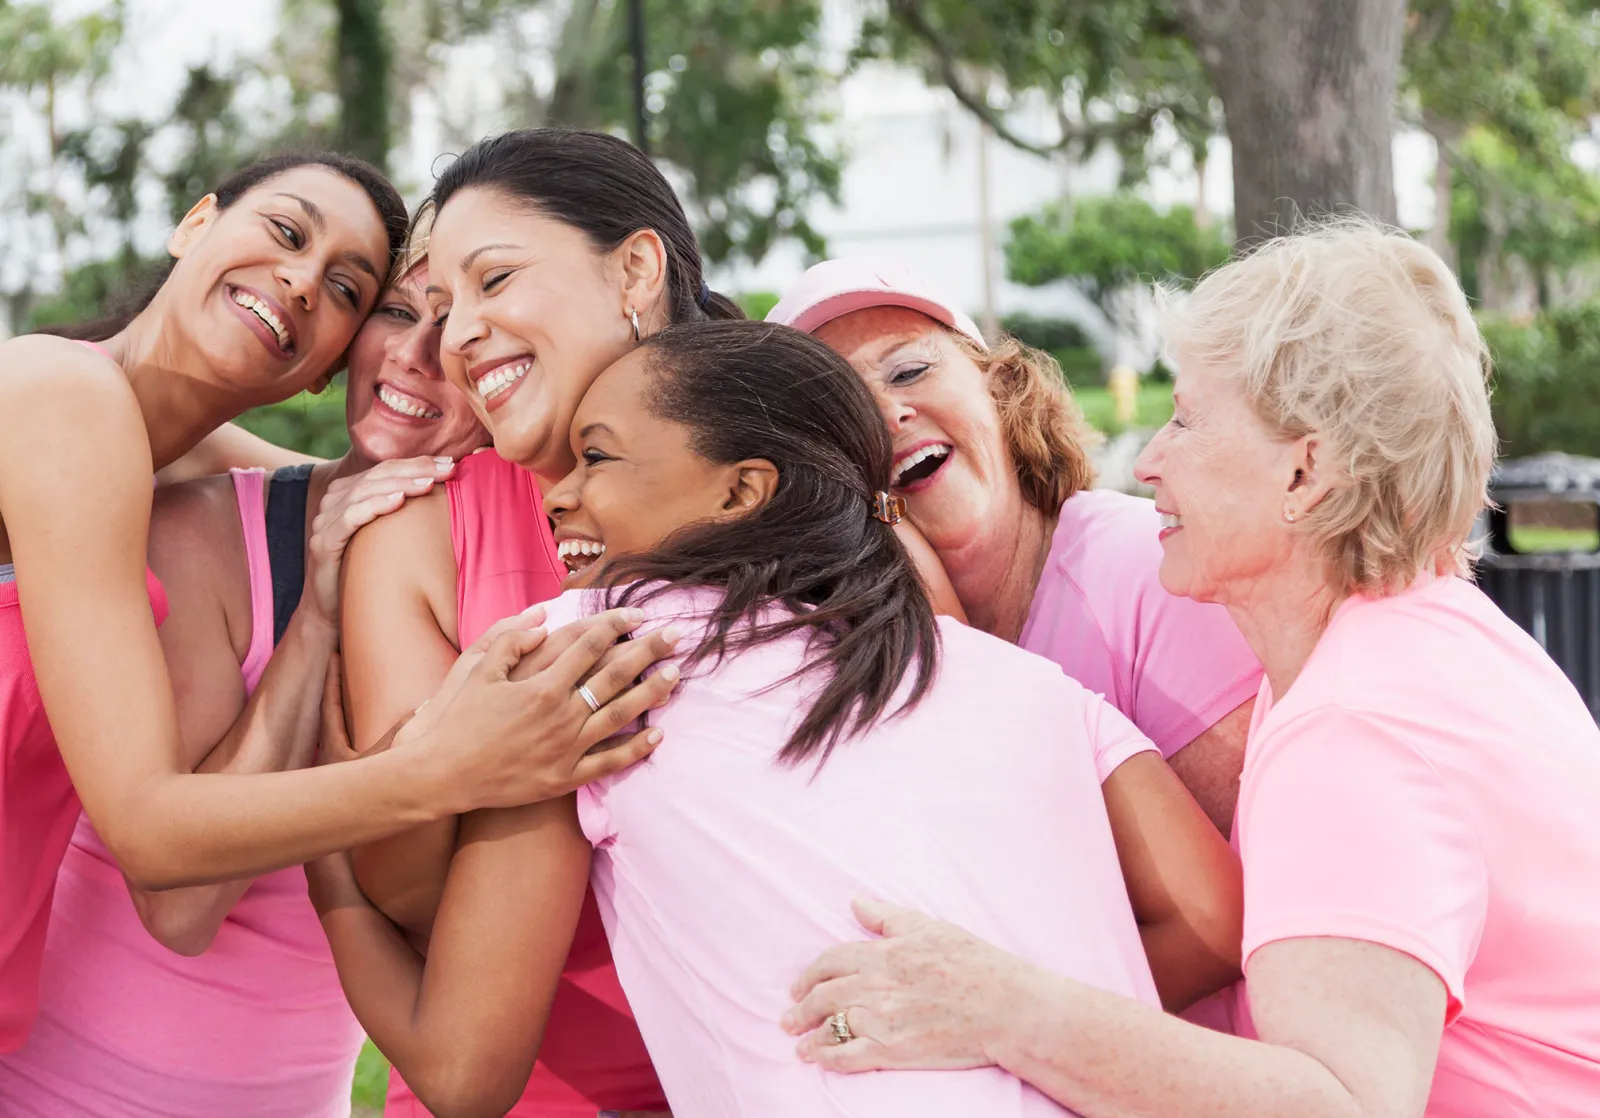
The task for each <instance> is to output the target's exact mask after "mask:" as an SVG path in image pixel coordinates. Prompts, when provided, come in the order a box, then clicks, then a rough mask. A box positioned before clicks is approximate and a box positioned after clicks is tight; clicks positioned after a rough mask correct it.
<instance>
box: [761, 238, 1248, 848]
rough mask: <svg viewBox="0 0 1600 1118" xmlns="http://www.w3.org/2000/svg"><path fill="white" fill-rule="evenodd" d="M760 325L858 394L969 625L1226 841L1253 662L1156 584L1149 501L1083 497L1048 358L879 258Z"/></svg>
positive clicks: (841, 267)
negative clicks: (1099, 702)
mask: <svg viewBox="0 0 1600 1118" xmlns="http://www.w3.org/2000/svg"><path fill="white" fill-rule="evenodd" d="M767 319H768V321H771V322H782V323H784V324H785V325H788V326H793V327H795V328H796V329H800V330H805V331H807V332H809V333H812V334H815V335H816V336H817V337H818V338H819V339H820V340H821V341H823V342H826V343H827V344H828V345H829V346H831V347H832V348H833V349H834V350H836V351H837V352H839V353H840V354H842V355H843V356H844V357H845V359H846V360H848V361H849V362H850V363H851V365H852V366H853V367H854V368H855V370H856V372H857V373H859V374H860V375H861V378H862V379H863V380H864V381H865V382H866V384H867V386H868V387H869V388H871V389H872V392H873V395H874V396H875V397H876V398H877V400H878V406H879V409H880V410H881V411H882V413H883V418H884V421H885V422H886V423H887V424H888V425H889V432H890V434H891V436H892V437H893V439H894V449H895V478H894V482H895V492H896V494H897V495H899V496H901V497H903V498H904V499H905V502H906V510H907V512H908V513H909V514H910V519H911V521H912V523H913V524H915V525H916V527H917V529H918V530H919V531H920V532H921V533H922V535H923V536H924V537H926V539H927V542H928V543H929V544H931V545H932V547H933V550H934V551H935V552H936V553H937V555H938V558H939V561H940V563H941V564H942V565H943V567H944V570H945V572H946V573H948V575H949V579H950V582H951V584H953V586H954V591H955V595H956V597H958V598H959V599H960V603H961V606H962V607H963V608H964V610H965V612H966V615H967V618H968V619H969V620H970V621H971V623H972V624H973V625H975V626H977V627H978V628H980V629H983V630H984V631H985V632H988V633H990V634H992V635H994V636H997V637H1000V638H1002V639H1004V640H1008V641H1011V642H1013V643H1015V644H1018V645H1021V646H1022V647H1023V648H1025V649H1027V650H1028V651H1030V652H1035V653H1038V654H1039V655H1041V656H1044V657H1045V658H1046V659H1049V660H1053V661H1055V663H1056V664H1058V665H1059V666H1060V667H1061V669H1062V670H1063V671H1065V672H1066V673H1067V674H1068V675H1069V676H1072V677H1073V678H1074V679H1076V680H1078V682H1080V683H1082V684H1083V685H1084V686H1085V687H1087V688H1088V689H1089V690H1091V691H1095V692H1098V693H1100V694H1101V695H1104V696H1105V698H1106V700H1107V701H1108V702H1110V703H1111V704H1112V705H1114V706H1115V707H1117V709H1118V710H1120V711H1121V712H1122V713H1123V714H1125V715H1126V716H1127V717H1128V719H1129V720H1130V721H1132V722H1133V723H1134V725H1136V726H1137V727H1138V728H1139V729H1140V730H1141V731H1143V733H1144V735H1145V736H1146V737H1148V738H1149V739H1150V740H1151V741H1153V742H1154V743H1155V744H1156V747H1157V748H1158V749H1160V750H1161V753H1162V755H1163V756H1164V757H1166V758H1167V759H1168V761H1169V763H1170V764H1171V766H1172V769H1173V771H1174V772H1175V773H1177V774H1178V777H1179V779H1181V780H1182V781H1183V783H1184V784H1185V785H1187V786H1188V788H1189V791H1190V792H1191V793H1193V794H1194V797H1195V799H1196V800H1198V801H1199V803H1200V805H1201V806H1202V807H1203V808H1205V810H1206V813H1207V814H1208V815H1209V816H1210V817H1211V819H1212V820H1213V822H1215V823H1216V824H1217V826H1218V828H1219V829H1221V830H1222V832H1223V833H1224V834H1226V833H1227V832H1228V830H1229V828H1230V826H1231V824H1232V820H1233V808H1234V801H1235V799H1236V797H1237V795H1238V782H1239V767H1240V765H1241V764H1242V763H1243V759H1244V736H1245V730H1246V728H1247V726H1248V724H1249V703H1250V700H1251V699H1252V698H1253V697H1254V695H1255V693H1256V687H1257V686H1258V684H1259V683H1260V680H1261V667H1260V665H1259V664H1257V663H1256V660H1255V657H1254V656H1253V655H1251V652H1250V649H1249V646H1247V645H1246V644H1245V642H1244V640H1243V638H1242V637H1240V635H1239V632H1238V630H1237V629H1236V628H1235V627H1234V625H1233V622H1232V621H1230V620H1229V619H1228V615H1227V613H1226V612H1225V611H1224V610H1223V609H1221V608H1220V607H1218V606H1214V605H1204V604H1200V603H1198V602H1192V601H1187V600H1185V599H1183V598H1178V597H1174V596H1172V595H1171V594H1168V593H1166V591H1164V590H1163V589H1162V588H1161V581H1160V576H1159V570H1160V566H1161V547H1160V544H1159V543H1158V542H1157V540H1156V532H1157V529H1158V526H1159V516H1158V515H1157V513H1156V511H1155V508H1154V506H1152V505H1151V503H1150V502H1149V501H1148V500H1144V499H1142V498H1136V497H1129V496H1127V495H1125V494H1122V493H1115V492H1111V491H1109V490H1095V489H1091V488H1090V483H1091V481H1092V477H1093V471H1092V469H1091V467H1090V464H1089V457H1088V454H1087V452H1086V449H1085V447H1086V443H1087V440H1088V438H1089V437H1092V435H1093V433H1092V432H1091V431H1090V430H1089V428H1088V426H1087V425H1086V424H1085V423H1084V421H1083V417H1082V415H1081V414H1080V413H1079V411H1078V408H1077V404H1076V403H1075V402H1074V401H1073V399H1072V396H1071V394H1070V393H1069V392H1068V391H1067V388H1066V385H1065V382H1064V381H1063V380H1062V379H1061V370H1060V369H1059V368H1057V367H1056V364H1055V362H1054V360H1052V359H1051V358H1050V356H1049V355H1048V354H1044V353H1040V352H1039V351H1038V350H1033V349H1029V348H1028V347H1026V346H1024V345H1021V344H1020V343H1018V342H1017V341H1016V339H1014V338H1002V339H1000V340H999V341H997V342H996V343H995V344H993V345H990V344H989V343H988V342H986V341H985V340H984V337H983V335H982V333H980V332H979V330H978V327H977V325H976V324H975V323H974V322H973V321H972V319H971V318H969V317H968V316H966V315H965V314H962V313H961V312H960V311H959V310H957V309H956V308H955V307H954V306H953V305H952V304H951V303H950V301H949V300H948V299H946V298H945V297H943V296H942V295H941V294H940V293H938V292H937V291H935V290H933V289H932V288H931V287H930V286H929V285H928V283H927V282H926V281H925V280H924V279H923V278H922V277H921V276H919V275H917V274H916V273H915V272H913V271H911V270H910V269H909V268H907V267H906V266H905V265H903V264H900V263H897V262H895V261H889V260H867V259H863V258H843V259H839V260H827V261H824V262H823V263H821V264H818V265H816V266H814V267H813V268H811V269H810V270H809V271H807V272H806V274H805V275H804V276H802V277H801V279H800V281H799V282H798V283H797V284H795V286H794V288H793V289H792V290H791V291H789V293H788V294H786V295H785V296H784V298H783V300H782V301H781V302H780V303H778V305H777V306H775V307H774V308H773V309H772V312H771V313H770V314H768V315H767Z"/></svg>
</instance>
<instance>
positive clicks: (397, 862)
mask: <svg viewBox="0 0 1600 1118" xmlns="http://www.w3.org/2000/svg"><path fill="white" fill-rule="evenodd" d="M449 517H450V510H449V506H448V505H447V504H446V502H445V497H444V495H443V494H442V493H441V494H439V495H437V496H433V497H426V498H423V499H421V500H418V501H415V502H413V503H412V505H411V506H410V507H408V508H407V509H405V510H404V511H402V512H400V513H397V514H395V515H394V516H391V517H388V518H386V519H385V520H384V521H382V522H380V523H378V524H374V525H373V526H372V527H370V528H369V529H367V530H366V531H364V532H362V533H360V534H359V535H358V536H357V537H356V539H355V540H354V541H353V542H352V544H351V546H350V559H349V566H348V568H347V569H346V571H345V580H344V601H343V607H342V608H343V615H344V621H343V627H344V631H345V633H346V634H347V635H346V637H345V642H344V656H343V661H344V672H345V689H344V690H345V696H346V709H347V711H348V712H349V715H350V729H351V734H352V736H353V741H354V745H355V747H356V749H357V750H359V751H362V752H368V751H371V749H372V744H373V743H374V742H376V741H377V740H378V739H379V738H380V737H381V736H382V735H384V734H385V733H386V732H387V731H388V730H389V728H390V727H391V726H393V725H394V724H395V722H397V721H398V720H399V719H401V718H404V717H406V716H408V715H409V714H411V712H412V711H414V710H416V709H417V707H418V706H420V705H421V704H422V703H423V702H424V701H425V700H427V698H428V696H430V695H432V694H433V693H434V691H435V690H436V689H437V688H438V687H439V684H440V683H441V682H442V681H443V680H444V677H445V674H446V673H447V672H448V671H449V670H450V665H451V664H453V663H454V662H455V659H456V655H457V651H456V646H455V643H454V642H453V641H452V639H451V638H450V636H449V635H448V634H449V633H453V632H454V631H455V586H456V563H455V555H454V553H453V552H452V550H451V546H450V519H449ZM441 615H443V618H442V619H441ZM455 842H456V820H455V819H454V818H449V819H441V820H439V821H438V822H435V823H431V824H429V825H427V826H425V827H419V828H416V829H414V830H410V831H406V832H404V833H402V834H397V835H395V836H393V837H391V838H388V839H385V840H383V841H381V842H377V843H372V844H370V845H366V846H361V847H357V848H356V849H355V850H354V851H352V852H351V861H352V864H353V865H354V867H355V871H356V874H357V876H358V878H359V879H360V882H361V888H362V889H363V890H364V891H365V893H366V895H367V896H368V897H369V898H371V899H372V902H373V903H374V904H375V905H376V906H377V907H378V908H379V909H380V910H382V911H383V912H384V913H385V914H386V915H387V916H388V917H389V918H390V919H392V920H394V921H395V922H396V923H397V924H399V925H400V926H401V927H403V928H405V929H406V930H408V931H410V932H413V933H416V934H417V935H420V936H422V937H424V938H425V937H426V936H427V935H428V934H429V931H430V928H431V926H432V923H433V915H434V912H435V911H436V910H437V909H438V906H439V899H440V897H441V896H442V894H443V890H444V881H445V875H446V872H447V871H448V869H449V866H450V858H451V854H452V852H453V851H454V849H455Z"/></svg>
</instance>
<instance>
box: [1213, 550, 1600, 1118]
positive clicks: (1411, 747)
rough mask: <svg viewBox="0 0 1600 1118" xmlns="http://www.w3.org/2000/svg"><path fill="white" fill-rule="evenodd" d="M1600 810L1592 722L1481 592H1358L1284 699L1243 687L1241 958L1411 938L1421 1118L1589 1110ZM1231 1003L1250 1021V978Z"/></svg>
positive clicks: (1595, 1037)
mask: <svg viewBox="0 0 1600 1118" xmlns="http://www.w3.org/2000/svg"><path fill="white" fill-rule="evenodd" d="M1597 819H1600V728H1597V727H1596V725H1595V722H1594V719H1593V718H1591V717H1590V715H1589V712H1588V710H1587V709H1586V708H1585V706H1584V703H1583V700H1582V699H1581V698H1580V697H1579V695H1578V693H1577V692H1576V691H1575V690H1574V689H1573V687H1572V684H1571V683H1570V682H1568V681H1567V679H1566V677H1565V676H1563V675H1562V674H1561V671H1560V669H1558V668H1557V667H1556V665H1555V664H1554V663H1553V662H1551V660H1550V658H1549V657H1548V656H1546V655H1545V653H1544V652H1543V651H1542V650H1541V649H1540V648H1539V646H1538V645H1537V644H1536V643H1534V641H1533V639H1532V638H1531V637H1529V636H1528V635H1527V634H1526V633H1524V632H1523V631H1522V630H1521V629H1519V628H1518V627H1517V626H1516V625H1515V624H1513V623H1512V622H1511V621H1510V620H1509V619H1507V618H1506V616H1505V615H1504V614H1503V613H1501V612H1500V611H1499V609H1497V608H1496V607H1495V606H1494V604H1493V603H1492V602H1490V601H1489V599H1488V598H1486V597H1485V596H1484V595H1483V593H1482V592H1481V591H1479V590H1478V589H1477V588H1476V587H1475V586H1473V585H1472V584H1471V583H1468V582H1466V581H1463V580H1461V579H1455V578H1439V579H1429V580H1427V581H1425V582H1423V583H1420V584H1418V585H1417V586H1415V587H1413V588H1412V589H1411V590H1408V591H1406V592H1405V593H1403V594H1400V595H1397V596H1395V597H1392V598H1385V599H1371V598H1360V597H1358V598H1352V599H1350V600H1348V601H1346V602H1345V603H1344V604H1343V605H1341V606H1340V607H1339V609H1338V611H1337V612H1336V613H1335V614H1334V617H1333V620H1332V622H1331V623H1330V624H1329V626H1328V629H1327V631H1326V633H1324V634H1323V637H1322V640H1321V641H1319V642H1318V644H1317V647H1316V649H1315V651H1313V653H1312V654H1311V658H1310V660H1308V661H1307V662H1306V665H1305V668H1304V669H1303V670H1302V672H1301V673H1300V675H1299V677H1298V678H1297V679H1296V680H1295V681H1294V685H1293V686H1292V687H1290V688H1289V690H1288V692H1287V693H1286V694H1285V695H1284V696H1283V698H1282V699H1281V700H1278V701H1276V702H1274V699H1273V696H1272V694H1271V691H1270V689H1269V688H1268V687H1267V686H1266V684H1265V683H1263V684H1262V688H1261V696H1260V698H1259V699H1258V700H1257V706H1256V710H1255V718H1254V725H1253V726H1252V729H1251V734H1250V744H1249V749H1248V752H1247V754H1246V759H1245V768H1244V778H1243V786H1242V788H1241V791H1240V796H1239V822H1238V841H1239V846H1240V852H1241V855H1242V857H1243V860H1244V881H1245V906H1244V911H1245V924H1244V954H1245V958H1246V966H1247V967H1248V959H1249V956H1250V954H1251V952H1253V951H1255V950H1256V949H1257V948H1259V947H1262V946H1264V945H1265V944H1268V943H1272V942H1273V941H1275V940H1281V939H1292V938H1297V937H1302V936H1338V937H1341V938H1346V939H1357V940H1364V941H1368V942H1372V943H1378V944H1382V945H1384V946H1387V947H1392V948H1394V949H1395V950H1397V951H1403V952H1405V953H1406V954H1408V955H1410V956H1412V957H1414V958H1416V959H1418V960H1419V961H1421V962H1422V963H1424V964H1426V965H1427V966H1428V967H1429V968H1430V969H1431V970H1433V971H1434V973H1435V974H1437V975H1438V976H1439V978H1440V979H1441V980H1442V981H1443V983H1444V985H1445V988H1446V990H1447V991H1448V994H1449V1009H1448V1012H1447V1015H1446V1022H1447V1025H1446V1028H1445V1031H1444V1039H1443V1042H1442V1044H1441V1046H1440V1050H1439V1062H1438V1070H1437V1071H1436V1073H1435V1075H1434V1081H1433V1092H1432V1094H1431V1095H1430V1097H1429V1100H1428V1108H1427V1116H1428V1118H1483V1116H1486V1115H1493V1116H1494V1118H1516V1116H1526V1118H1534V1116H1538V1118H1579V1116H1580V1115H1593V1114H1595V1113H1596V1112H1597V1110H1600V825H1597ZM1242 1001H1243V1004H1241V1006H1240V1008H1241V1009H1242V1010H1243V1011H1244V1014H1243V1019H1242V1020H1241V1025H1242V1026H1243V1027H1244V1028H1246V1029H1248V983H1246V984H1245V998H1244V999H1242ZM1247 1035H1248V1033H1247Z"/></svg>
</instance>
